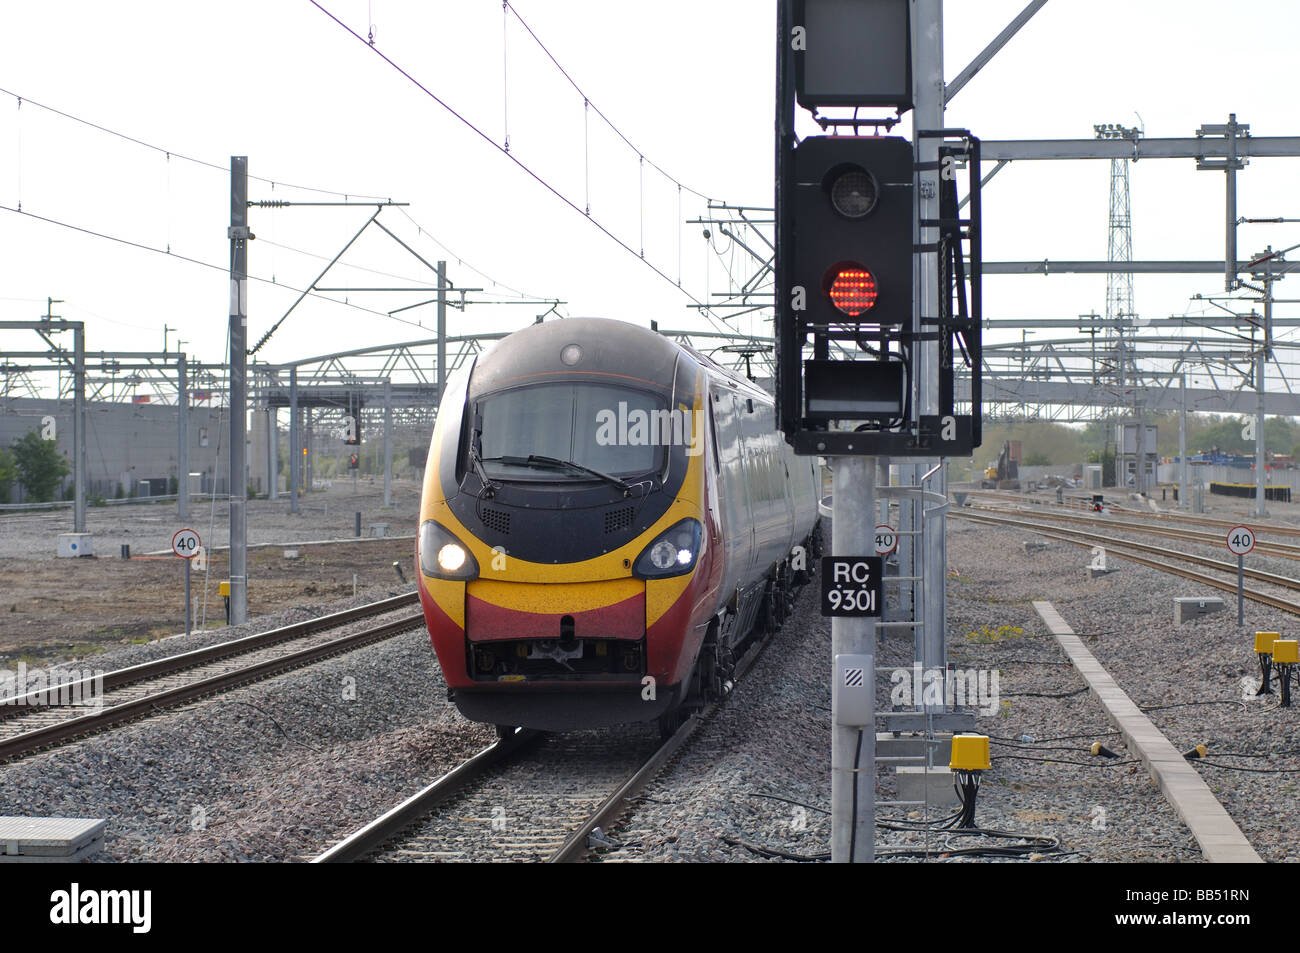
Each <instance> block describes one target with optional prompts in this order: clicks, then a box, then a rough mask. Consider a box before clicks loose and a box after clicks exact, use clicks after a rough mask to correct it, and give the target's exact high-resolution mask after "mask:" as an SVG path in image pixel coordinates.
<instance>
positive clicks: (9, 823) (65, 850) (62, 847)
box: [0, 817, 108, 864]
mask: <svg viewBox="0 0 1300 953" xmlns="http://www.w3.org/2000/svg"><path fill="white" fill-rule="evenodd" d="M107 828H108V821H106V820H104V819H102V818H85V817H0V863H9V864H13V863H19V864H21V863H77V862H78V861H80V860H82V859H83V858H85V857H88V856H90V855H91V854H93V853H96V852H97V851H98V850H99V849H100V848H101V847H102V846H103V844H104V832H105V830H107Z"/></svg>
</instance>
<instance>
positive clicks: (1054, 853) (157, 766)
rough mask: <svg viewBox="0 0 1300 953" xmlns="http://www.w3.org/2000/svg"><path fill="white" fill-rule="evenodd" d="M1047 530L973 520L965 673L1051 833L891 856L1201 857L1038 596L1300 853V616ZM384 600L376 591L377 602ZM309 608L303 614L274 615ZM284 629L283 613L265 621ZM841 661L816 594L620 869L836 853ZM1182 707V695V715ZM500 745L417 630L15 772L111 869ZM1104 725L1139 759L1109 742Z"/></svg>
mask: <svg viewBox="0 0 1300 953" xmlns="http://www.w3.org/2000/svg"><path fill="white" fill-rule="evenodd" d="M1032 538H1034V537H1033V536H1032V534H1029V533H1026V532H1024V531H1021V530H1006V529H997V528H989V527H983V526H976V525H975V524H972V523H968V522H965V521H962V520H960V519H952V520H950V521H949V538H948V558H949V579H948V630H949V645H950V660H951V662H952V663H953V665H954V667H956V668H958V669H963V670H974V671H975V672H976V673H978V672H981V671H982V672H984V673H985V675H986V678H987V676H989V675H991V673H992V672H994V671H996V672H997V673H998V682H997V693H996V697H995V698H985V699H983V700H984V701H985V702H986V704H985V705H984V706H982V707H984V708H985V709H987V710H988V713H987V714H983V715H981V716H980V717H979V719H978V721H977V724H976V727H977V730H980V731H982V732H984V733H986V734H988V735H989V736H990V737H991V738H992V739H993V741H994V744H993V749H992V751H993V768H992V770H991V771H989V772H988V773H987V774H986V775H985V777H984V779H983V783H982V787H981V790H980V795H979V800H978V808H977V816H976V820H977V823H978V824H979V825H980V827H982V828H985V829H993V830H1001V831H1008V832H1012V833H1014V834H1018V835H1024V836H1025V837H1028V838H1038V839H1040V840H1036V841H1032V842H1030V841H1025V840H1019V841H1017V840H1007V839H1003V840H1000V841H994V840H992V839H984V838H967V837H960V838H956V837H953V836H952V835H951V834H949V833H945V832H943V831H939V830H934V829H933V826H932V828H931V829H930V830H929V831H928V832H927V831H926V830H925V829H924V828H922V829H917V830H908V831H900V830H889V829H883V828H882V829H878V831H877V838H876V847H877V851H878V854H879V856H880V859H882V860H895V861H931V862H968V861H977V860H981V859H989V858H976V857H968V856H962V855H959V854H953V853H952V852H953V851H955V850H961V849H963V848H968V847H971V846H976V845H978V846H993V845H996V846H1005V845H1006V844H1007V843H1022V844H1024V843H1028V844H1029V845H1030V846H1029V847H1027V848H1025V850H1024V851H1023V852H1022V855H1021V856H1020V857H1018V858H1007V857H1003V858H991V859H1001V860H1007V861H1011V860H1015V861H1016V862H1033V863H1077V862H1081V861H1111V862H1160V863H1171V862H1172V863H1184V862H1196V861H1199V860H1201V859H1202V858H1201V855H1200V852H1199V850H1198V849H1197V847H1196V845H1195V842H1194V840H1193V839H1192V838H1191V835H1190V832H1189V831H1188V830H1187V828H1186V827H1185V826H1184V825H1183V824H1182V822H1181V821H1180V820H1179V819H1178V817H1177V816H1176V815H1175V813H1174V811H1173V809H1172V808H1171V807H1170V806H1169V805H1168V803H1167V802H1166V801H1165V800H1164V798H1163V797H1162V796H1161V794H1160V793H1159V791H1158V790H1157V789H1156V786H1155V784H1154V783H1153V782H1152V781H1151V779H1150V777H1149V776H1148V775H1147V773H1146V771H1145V770H1144V769H1143V768H1142V766H1141V765H1140V764H1138V763H1135V762H1133V760H1132V759H1133V757H1134V756H1133V754H1132V753H1131V752H1129V751H1127V750H1126V749H1125V748H1124V746H1123V745H1122V743H1121V742H1120V737H1119V735H1117V734H1116V733H1115V732H1114V730H1113V728H1111V726H1110V724H1109V723H1108V721H1107V719H1106V717H1105V714H1104V711H1103V709H1102V707H1101V705H1100V704H1099V703H1098V702H1097V701H1096V700H1095V699H1094V698H1093V697H1092V696H1091V694H1090V693H1088V692H1086V691H1080V689H1082V688H1083V686H1084V683H1083V681H1082V679H1081V678H1080V677H1079V676H1078V675H1077V673H1076V672H1075V671H1074V670H1073V669H1072V668H1071V667H1070V666H1069V665H1068V664H1066V659H1065V656H1064V654H1063V653H1062V652H1061V651H1060V650H1059V648H1058V647H1057V645H1056V643H1055V640H1054V639H1052V637H1051V635H1050V634H1049V633H1048V632H1047V630H1046V627H1045V626H1044V625H1043V624H1042V622H1041V620H1040V619H1039V618H1038V616H1037V614H1036V613H1035V612H1034V611H1033V609H1032V607H1031V605H1030V602H1031V600H1034V599H1047V600H1049V601H1051V602H1053V603H1054V604H1055V605H1056V607H1057V609H1058V610H1059V611H1060V612H1061V614H1062V615H1063V616H1064V617H1065V619H1066V620H1067V621H1068V622H1069V623H1070V624H1071V625H1072V626H1073V628H1074V630H1075V631H1076V632H1077V633H1078V634H1079V635H1080V636H1081V637H1082V638H1083V640H1084V642H1085V644H1086V645H1088V647H1089V648H1090V650H1091V651H1092V652H1093V653H1094V654H1095V655H1096V656H1097V658H1098V660H1099V661H1100V662H1101V663H1102V664H1103V665H1105V666H1106V668H1107V670H1108V671H1109V672H1110V673H1111V675H1112V676H1113V677H1114V678H1115V679H1116V680H1117V681H1118V682H1119V684H1120V685H1121V687H1123V688H1124V689H1125V690H1126V691H1127V692H1128V693H1129V695H1130V696H1131V697H1132V698H1133V699H1134V701H1135V702H1137V703H1138V704H1139V705H1141V706H1144V707H1148V706H1155V707H1153V708H1152V710H1151V711H1150V715H1151V717H1152V719H1153V720H1154V721H1155V723H1156V724H1157V726H1159V727H1160V728H1161V730H1162V731H1164V732H1165V733H1166V735H1167V736H1168V737H1169V738H1170V740H1171V741H1172V742H1173V743H1174V745H1175V746H1176V747H1178V748H1179V750H1185V749H1190V748H1192V747H1193V746H1194V745H1196V744H1200V743H1205V744H1207V745H1208V747H1209V757H1207V758H1206V759H1203V760H1200V761H1198V762H1194V763H1195V764H1196V765H1197V768H1198V770H1200V771H1201V772H1202V774H1203V776H1204V777H1205V778H1206V780H1207V782H1208V783H1209V784H1210V787H1211V789H1212V790H1214V791H1215V792H1216V794H1218V796H1219V797H1220V798H1221V799H1222V801H1223V803H1224V806H1225V807H1226V808H1227V810H1228V811H1229V813H1230V814H1232V815H1233V816H1234V818H1235V819H1236V820H1237V822H1238V823H1239V824H1240V825H1241V826H1242V828H1243V830H1244V831H1245V833H1246V834H1247V836H1248V837H1249V838H1250V839H1251V841H1252V843H1253V844H1254V845H1255V847H1256V849H1257V850H1258V851H1259V852H1260V854H1261V855H1262V856H1263V857H1264V858H1265V859H1266V860H1290V859H1294V858H1295V857H1296V856H1297V855H1298V854H1300V845H1297V844H1296V837H1295V836H1294V835H1291V834H1289V833H1288V831H1287V829H1286V825H1285V820H1286V818H1287V817H1289V816H1290V815H1291V814H1292V813H1293V808H1294V807H1295V802H1296V790H1295V780H1296V778H1297V776H1300V737H1298V736H1297V725H1296V723H1297V720H1298V719H1297V717H1295V716H1292V715H1290V714H1289V712H1290V711H1291V709H1280V708H1278V707H1277V696H1276V695H1274V696H1271V697H1269V696H1264V699H1263V700H1259V699H1257V698H1255V697H1254V696H1253V694H1251V692H1253V690H1254V686H1255V685H1257V684H1258V666H1257V662H1256V659H1255V657H1254V655H1253V653H1252V652H1251V646H1250V644H1249V643H1250V633H1251V632H1253V631H1254V630H1255V629H1268V630H1272V631H1280V632H1283V633H1284V634H1294V633H1295V632H1296V626H1295V623H1294V620H1293V619H1292V617H1290V616H1287V615H1286V614H1284V613H1280V612H1275V611H1272V610H1264V609H1256V608H1254V607H1250V606H1248V607H1247V617H1246V625H1245V626H1244V627H1243V628H1241V629H1238V627H1237V626H1236V619H1235V614H1224V615H1218V616H1210V617H1207V618H1205V619H1202V620H1199V621H1197V622H1193V623H1189V624H1186V625H1183V626H1180V627H1178V628H1175V627H1174V625H1173V621H1172V620H1173V597H1174V596H1175V595H1197V594H1198V593H1199V592H1200V590H1199V589H1198V588H1197V587H1196V586H1194V585H1192V584H1188V583H1183V582H1180V581H1178V580H1176V579H1173V578H1172V577H1169V576H1167V575H1165V574H1162V573H1159V572H1157V571H1156V570H1152V569H1145V568H1142V567H1138V566H1136V565H1133V564H1128V563H1122V562H1121V563H1120V567H1119V569H1118V570H1117V571H1116V572H1114V573H1112V574H1110V575H1108V576H1105V577H1102V578H1100V579H1097V580H1093V581H1090V580H1088V578H1087V573H1086V569H1085V566H1086V564H1087V562H1088V560H1089V558H1090V557H1089V554H1088V552H1087V550H1085V549H1081V548H1078V547H1074V546H1070V545H1067V544H1064V543H1059V542H1050V543H1048V545H1047V547H1046V548H1044V549H1041V550H1038V551H1035V552H1033V553H1032V554H1027V553H1026V552H1025V551H1024V548H1023V545H1022V544H1023V542H1024V541H1025V540H1027V539H1032ZM1266 538H1267V537H1266ZM990 554H996V558H991V555H990ZM385 594H387V591H372V592H367V593H365V594H364V595H363V600H359V601H364V599H365V598H378V597H381V596H382V595H385ZM351 602H352V600H347V601H346V603H337V604H331V605H330V606H328V608H329V609H331V610H337V609H340V608H343V607H344V606H345V605H346V604H349V603H351ZM320 608H326V607H323V606H322V607H320ZM304 614H306V613H305V612H304V611H303V610H301V609H300V610H292V611H289V612H286V613H284V614H283V616H284V618H282V619H277V620H275V623H276V624H283V623H285V622H288V621H292V619H293V618H297V617H300V616H301V615H304ZM291 617H292V618H291ZM268 624H269V623H268V621H267V620H259V625H258V628H265V627H267V625H268ZM250 631H251V629H250ZM896 631H897V630H896ZM896 631H895V633H891V634H890V635H888V636H887V637H886V639H885V640H884V642H883V643H881V644H880V646H879V647H878V652H877V665H878V666H880V667H882V668H883V669H884V670H883V671H879V672H878V673H877V682H878V684H877V690H878V695H877V697H878V698H879V699H881V700H882V704H883V703H884V701H885V700H888V699H890V697H891V692H893V691H894V690H896V689H897V688H898V687H899V685H900V684H901V682H898V683H896V681H895V680H894V679H891V674H892V671H891V667H894V666H898V667H902V668H906V666H907V665H908V664H909V663H910V660H911V654H912V651H911V638H910V636H909V635H899V634H896ZM231 634H235V633H232V632H229V631H219V632H210V633H204V634H203V635H201V636H194V637H191V639H185V640H181V639H177V640H169V641H167V642H162V643H154V644H151V645H147V646H137V647H131V648H129V649H124V650H122V652H120V653H112V654H111V655H108V656H97V657H96V659H95V662H96V665H100V664H103V665H105V666H106V667H110V666H111V667H116V666H117V665H118V664H125V663H127V661H131V662H134V661H140V660H143V659H144V658H146V657H155V656H156V654H158V653H161V652H164V651H172V650H175V649H177V648H186V649H187V648H191V647H197V646H198V645H201V644H208V643H210V642H211V641H215V640H218V639H219V638H222V637H229V636H230V635H231ZM180 643H184V644H183V645H181V644H180ZM829 670H830V623H829V620H827V619H823V618H821V617H820V615H819V614H818V611H817V600H816V592H815V588H808V589H805V591H804V592H803V593H802V594H801V596H800V597H799V600H798V602H797V606H796V615H795V617H794V618H793V619H792V620H790V621H789V622H788V623H787V624H786V626H785V627H784V628H783V629H782V630H781V631H780V632H779V633H778V634H777V636H776V637H775V638H774V640H773V642H772V644H771V645H770V647H769V648H768V650H767V652H766V653H765V654H764V655H763V657H762V658H760V660H759V661H758V663H757V665H756V666H755V667H754V669H753V670H752V671H751V672H750V673H749V675H748V677H747V678H746V679H745V680H744V681H743V682H742V683H741V684H740V685H739V686H738V687H737V690H736V691H735V692H734V693H733V695H732V696H731V698H730V699H729V700H728V701H727V703H726V704H725V705H724V706H723V708H722V709H721V711H720V712H719V713H718V714H717V716H716V717H714V718H713V719H711V720H710V721H708V722H707V723H706V724H704V725H703V726H702V728H701V730H700V731H699V732H697V735H696V737H695V738H694V739H693V740H692V742H691V743H690V744H689V745H688V746H687V748H686V749H685V750H684V751H683V752H682V753H681V754H680V755H679V757H678V758H677V759H676V760H675V761H674V763H673V764H671V765H670V766H669V767H668V768H667V769H666V770H665V771H664V772H663V773H662V774H661V775H660V777H659V778H658V779H657V780H656V781H655V782H653V783H652V784H651V785H650V786H649V788H647V790H646V791H645V792H643V794H642V795H640V796H639V797H637V798H636V799H635V800H634V802H633V804H632V809H631V811H630V812H629V813H628V815H627V816H626V817H625V819H624V821H623V822H621V823H620V824H619V825H618V826H617V827H616V828H615V829H614V830H613V831H611V832H608V833H609V834H610V836H611V837H612V838H613V839H614V840H615V841H616V842H617V843H618V844H619V845H621V846H619V847H617V848H614V849H609V850H605V851H602V852H601V855H600V856H601V857H602V859H604V860H606V861H617V860H626V861H756V860H766V859H777V860H787V859H809V860H815V859H821V858H822V857H823V856H824V853H825V851H826V850H827V849H828V843H829V836H828V832H829V821H828V817H827V815H826V814H824V813H823V812H824V811H825V810H826V809H827V808H828V807H829V787H830V785H829V752H830V688H829ZM904 681H905V680H904ZM986 684H989V685H990V687H991V683H988V682H987V681H986ZM1297 696H1298V699H1300V692H1298V693H1297ZM977 700H978V699H977ZM1174 705H1178V706H1181V707H1163V706H1174ZM492 736H493V735H492V731H491V729H490V728H488V727H486V726H481V725H473V724H470V723H468V722H466V721H464V720H463V719H462V718H460V716H459V715H458V714H457V713H456V711H455V708H454V706H452V705H451V704H450V703H448V702H447V701H446V698H445V691H444V689H443V685H442V680H441V677H440V675H439V672H438V668H437V662H436V659H435V658H434V656H433V653H432V650H431V648H430V646H429V641H428V636H427V634H426V633H425V632H423V631H422V630H420V629H416V630H413V631H412V632H410V633H408V634H405V635H402V636H399V637H397V638H394V639H391V640H388V641H386V642H383V643H380V644H378V645H374V646H370V647H367V648H364V649H360V650H356V651H354V652H351V653H349V654H347V655H344V656H340V657H337V658H334V659H330V660H327V661H325V662H322V663H318V664H316V665H313V666H310V667H308V668H304V669H300V670H298V671H295V672H291V673H288V674H286V675H282V676H278V677H277V678H275V679H272V680H268V681H266V682H261V683H258V684H255V685H252V686H249V687H246V688H243V689H240V690H238V691H234V692H229V693H226V694H223V695H220V696H217V697H214V698H211V699H207V700H204V701H201V702H199V703H196V704H194V705H191V706H188V707H187V708H185V709H183V710H180V711H176V712H172V713H169V714H166V715H161V716H158V717H155V718H151V719H148V720H145V721H141V722H137V723H135V724H132V725H130V726H127V727H125V728H123V729H119V730H117V731H113V732H110V733H108V734H104V735H99V736H95V737H92V738H89V739H86V740H83V741H80V742H76V743H74V744H71V745H67V746H64V747H61V748H58V749H54V750H52V751H49V752H45V753H42V754H39V755H35V756H32V757H29V758H26V759H24V760H22V761H19V762H16V763H13V764H9V765H4V766H0V780H2V781H3V783H0V813H4V814H26V815H55V816H79V817H106V818H108V819H109V839H108V842H107V844H106V847H105V849H104V851H103V852H101V854H100V855H99V856H98V859H100V860H109V861H112V860H118V861H130V860H182V861H221V860H225V861H250V860H251V861H292V860H305V859H309V858H310V857H311V856H314V855H315V854H316V853H318V852H319V851H321V850H323V849H325V848H326V847H328V846H329V845H330V844H331V843H333V842H334V841H336V840H338V839H339V838H341V837H343V836H345V835H346V834H348V833H350V832H351V831H352V830H354V829H355V828H356V827H358V826H360V825H361V824H363V823H366V822H368V821H369V820H371V819H373V818H374V817H376V816H378V814H379V813H381V812H382V811H384V810H386V809H387V808H389V807H391V806H393V805H394V804H396V803H398V802H399V801H400V800H402V799H403V798H404V797H406V796H407V795H409V794H410V793H413V792H414V791H415V790H417V789H418V788H419V787H421V786H423V785H425V784H427V783H428V782H429V781H431V780H432V779H434V778H436V777H437V776H439V775H440V774H442V773H444V772H445V771H447V770H448V769H450V768H452V767H454V766H455V765H456V764H458V763H459V762H460V761H462V760H463V759H465V758H466V757H468V756H469V755H471V754H472V753H473V752H475V751H477V750H478V749H480V748H481V747H482V746H483V745H485V744H487V743H488V742H489V741H490V740H491V738H492ZM1094 741H1096V742H1100V743H1102V744H1103V745H1105V746H1106V747H1108V748H1110V749H1113V751H1114V752H1115V753H1116V754H1118V755H1119V757H1118V758H1117V759H1113V760H1105V759H1103V758H1101V757H1098V756H1094V755H1092V754H1091V753H1090V746H1091V744H1092V743H1093V742H1094ZM1225 766H1232V767H1254V768H1257V769H1264V770H1269V771H1273V772H1276V773H1270V774H1263V773H1259V774H1252V773H1247V772H1244V771H1240V770H1232V769H1231V767H1225ZM894 790H895V782H894V780H893V769H892V768H891V767H889V766H886V765H878V767H877V799H878V801H880V802H882V803H880V804H879V806H878V811H877V817H878V819H881V820H884V819H885V818H887V817H888V818H902V819H907V820H909V821H910V822H911V826H913V827H914V826H915V824H916V822H917V821H924V820H925V819H926V816H925V814H924V813H923V812H918V811H916V810H915V809H914V808H905V807H898V808H890V807H889V806H888V805H887V804H885V803H883V802H885V801H887V800H889V799H891V798H893V797H894V796H895V794H894ZM944 813H945V812H944V811H937V810H936V811H933V812H930V817H931V818H933V817H942V816H943V815H944ZM921 852H928V854H927V855H926V856H918V854H919V853H921Z"/></svg>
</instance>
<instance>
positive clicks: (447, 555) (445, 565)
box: [438, 543, 469, 572]
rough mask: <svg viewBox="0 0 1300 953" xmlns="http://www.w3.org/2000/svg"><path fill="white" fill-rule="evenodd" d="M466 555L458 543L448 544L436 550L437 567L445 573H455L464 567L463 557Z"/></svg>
mask: <svg viewBox="0 0 1300 953" xmlns="http://www.w3.org/2000/svg"><path fill="white" fill-rule="evenodd" d="M468 555H469V553H467V552H465V547H464V546H462V545H461V544H460V543H448V544H447V545H445V546H443V547H442V549H440V550H438V565H439V566H440V567H442V569H443V570H444V571H445V572H456V571H458V570H459V569H460V567H461V566H463V565H465V557H467V556H468Z"/></svg>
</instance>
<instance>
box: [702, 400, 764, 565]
mask: <svg viewBox="0 0 1300 953" xmlns="http://www.w3.org/2000/svg"><path fill="white" fill-rule="evenodd" d="M711 403H712V406H713V424H714V433H715V434H716V435H717V452H718V464H719V466H718V469H719V474H718V475H719V480H718V495H719V497H720V499H721V507H722V513H723V519H724V521H725V522H724V524H723V532H724V535H725V537H726V554H727V576H726V579H725V580H724V585H725V586H726V587H727V588H728V589H731V588H734V587H735V586H736V585H737V583H738V582H739V580H740V579H741V578H742V577H743V576H744V575H745V574H746V573H747V572H748V570H749V567H750V565H751V564H752V563H753V561H754V519H753V503H752V501H751V499H750V496H749V488H748V485H747V481H746V479H745V453H744V443H743V440H742V438H741V429H740V414H739V413H738V412H737V407H738V402H737V400H736V398H735V396H734V395H733V394H731V393H729V392H727V391H725V390H722V389H717V388H715V389H713V390H712V402H711Z"/></svg>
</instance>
